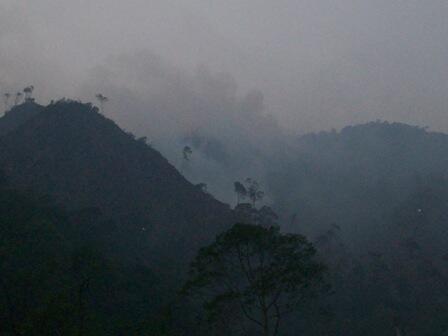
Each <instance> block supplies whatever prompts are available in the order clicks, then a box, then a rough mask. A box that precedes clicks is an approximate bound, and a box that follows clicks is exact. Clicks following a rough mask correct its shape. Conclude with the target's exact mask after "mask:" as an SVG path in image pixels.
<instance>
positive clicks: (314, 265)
mask: <svg viewBox="0 0 448 336" xmlns="http://www.w3.org/2000/svg"><path fill="white" fill-rule="evenodd" d="M315 254H316V251H315V249H314V247H313V245H312V244H311V243H310V242H308V240H307V239H306V238H305V237H304V236H301V235H296V234H282V233H280V231H279V228H278V227H277V226H271V227H269V228H266V227H262V226H258V225H249V224H236V225H234V226H233V227H232V228H231V229H230V230H228V231H227V232H224V233H222V234H220V235H218V236H217V237H216V240H215V242H213V243H212V244H211V245H209V246H207V247H204V248H202V249H201V250H200V251H199V253H198V254H197V256H196V258H195V259H194V261H193V263H192V264H191V268H190V273H189V280H188V281H187V283H186V284H185V286H184V288H183V291H182V292H183V293H184V294H186V295H192V296H193V297H196V295H197V297H198V298H200V299H201V301H203V303H204V309H205V312H206V316H207V318H208V319H209V321H210V322H216V321H218V320H219V319H221V318H228V317H229V316H230V315H229V314H235V316H236V317H237V316H240V317H241V320H239V322H240V325H239V328H241V329H242V330H243V332H245V333H246V332H247V330H248V329H247V327H249V326H252V327H254V328H258V329H259V330H260V331H261V333H262V335H264V336H274V335H278V333H279V329H280V322H281V320H282V318H284V316H285V315H287V314H290V313H292V312H294V311H296V309H298V307H299V306H301V305H302V304H303V303H304V302H305V301H306V299H308V298H311V297H313V296H314V295H315V294H316V293H317V292H318V291H319V289H322V288H323V275H324V269H325V268H324V266H323V265H322V264H321V263H319V262H316V261H315V260H314V256H315ZM223 315H225V316H223Z"/></svg>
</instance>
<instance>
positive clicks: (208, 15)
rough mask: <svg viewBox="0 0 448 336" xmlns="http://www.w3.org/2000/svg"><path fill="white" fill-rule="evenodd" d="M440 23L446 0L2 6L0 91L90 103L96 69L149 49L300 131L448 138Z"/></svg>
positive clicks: (82, 0) (49, 1) (31, 1)
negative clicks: (356, 126)
mask: <svg viewBox="0 0 448 336" xmlns="http://www.w3.org/2000/svg"><path fill="white" fill-rule="evenodd" d="M447 18H448V1H446V0H440V1H437V0H337V1H336V0H275V1H273V0H226V1H219V0H127V1H123V0H0V86H1V88H0V89H1V90H15V89H16V88H21V87H23V86H25V85H27V84H34V86H35V87H36V94H37V95H38V97H39V98H40V99H41V100H45V99H50V98H58V97H59V96H61V95H65V96H68V97H73V98H83V99H92V97H93V94H94V92H92V94H91V96H90V97H89V96H88V92H86V90H85V89H83V88H85V87H86V83H87V82H89V81H92V77H93V76H95V74H98V73H99V72H101V69H108V68H110V67H113V66H114V64H115V66H117V64H120V63H119V62H118V63H117V62H116V61H114V60H116V59H120V58H126V59H129V60H132V57H133V56H132V55H144V54H145V53H147V54H152V55H157V56H158V57H160V60H161V62H163V63H164V64H166V66H167V67H172V68H173V69H176V71H180V72H185V73H194V72H195V71H196V69H197V67H199V66H205V67H207V68H208V69H209V70H210V71H211V72H213V73H220V72H225V73H228V74H231V76H233V78H234V79H235V82H236V83H237V84H238V88H239V89H238V91H239V92H241V94H242V95H243V94H244V92H246V91H248V90H251V89H259V90H261V91H262V92H263V94H264V108H265V111H266V113H270V114H272V115H273V116H275V117H276V119H278V121H279V122H280V124H283V125H285V126H287V127H289V128H291V129H294V130H298V131H300V132H304V131H312V130H320V129H329V128H332V127H335V128H339V127H341V126H344V125H347V124H353V123H360V122H364V121H369V120H375V119H386V120H394V121H395V120H397V121H402V122H407V123H411V124H418V125H421V126H430V127H431V129H434V130H443V131H448V114H447V107H448V95H447V92H448V83H447V82H448V39H447V37H448V19H447ZM129 62H131V61H129ZM121 64H122V66H124V67H125V68H126V63H121ZM128 64H129V63H128ZM144 64H145V63H144V62H141V63H139V66H144ZM140 70H141V72H142V73H144V69H138V68H137V69H135V68H133V69H132V71H134V72H137V73H138V72H139V71H140ZM120 71H121V72H123V71H126V69H124V70H123V69H121V70H120ZM136 76H137V74H136ZM104 78H107V81H115V80H117V81H118V80H121V81H123V79H122V78H121V79H118V78H114V77H113V76H109V77H107V76H106V77H104ZM126 78H127V79H128V80H129V82H130V83H129V86H128V87H129V88H130V89H131V88H132V87H133V86H135V85H134V84H135V83H132V81H133V79H132V78H133V77H132V76H127V77H126ZM104 80H106V79H104ZM95 83H96V85H97V87H96V89H97V90H101V81H98V80H97V81H96V82H95ZM136 83H138V82H136ZM103 84H104V86H107V85H110V83H109V82H108V83H103ZM123 85H124V84H123Z"/></svg>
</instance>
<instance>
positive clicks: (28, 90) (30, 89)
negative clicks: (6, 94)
mask: <svg viewBox="0 0 448 336" xmlns="http://www.w3.org/2000/svg"><path fill="white" fill-rule="evenodd" d="M33 91H34V86H32V85H30V86H27V87H26V88H24V89H23V93H24V94H25V101H29V100H32V99H33V98H32V96H33Z"/></svg>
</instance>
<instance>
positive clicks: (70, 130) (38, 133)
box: [0, 101, 231, 254]
mask: <svg viewBox="0 0 448 336" xmlns="http://www.w3.org/2000/svg"><path fill="white" fill-rule="evenodd" d="M38 110H39V111H37V112H36V113H34V114H33V116H32V117H31V118H29V119H28V120H26V121H23V123H22V124H21V125H19V126H17V125H16V128H15V129H14V130H10V131H9V132H8V133H6V134H4V136H3V137H1V144H0V146H1V147H0V148H1V154H0V169H3V170H4V171H5V175H6V177H7V178H8V179H9V181H10V182H11V184H12V185H13V186H14V187H17V188H19V189H32V190H33V191H35V192H37V193H40V194H45V195H50V196H51V197H52V198H54V199H55V200H56V201H58V202H59V203H61V204H62V205H64V206H66V207H70V208H75V209H79V208H84V207H96V208H98V209H100V210H101V212H102V213H103V214H104V215H105V216H106V217H107V218H111V219H113V220H114V221H115V222H117V223H118V224H119V225H120V226H121V227H122V228H123V229H124V230H125V232H126V234H127V235H128V236H129V237H130V238H129V239H130V240H132V241H134V243H135V242H136V241H151V244H150V245H152V248H159V247H160V246H158V244H162V242H163V244H164V247H163V248H168V249H173V248H174V247H176V248H181V246H183V248H184V249H186V250H185V251H184V252H185V253H187V252H188V251H189V250H192V251H194V248H191V247H192V246H195V247H198V246H199V245H200V244H202V243H203V242H204V240H207V239H209V238H211V237H213V236H214V234H216V233H217V232H219V231H221V230H222V229H223V227H225V226H226V225H227V223H229V222H228V221H227V220H228V219H229V216H231V211H230V209H229V207H228V206H227V205H225V204H222V203H220V202H218V201H216V200H215V199H214V198H212V197H211V196H210V195H208V194H207V193H204V192H203V191H201V190H200V189H199V188H197V187H195V186H194V185H193V184H191V183H190V182H188V181H187V180H186V179H185V178H184V177H183V176H182V175H181V174H180V173H179V172H178V171H177V170H176V169H175V168H174V167H173V166H172V165H171V164H170V163H169V162H168V161H167V160H166V159H165V158H164V157H163V156H162V155H161V154H160V153H159V152H158V151H156V150H155V149H153V148H152V147H150V146H149V145H147V144H146V143H144V142H142V141H137V140H135V138H134V136H133V135H132V134H129V133H127V132H125V131H123V130H122V129H120V128H119V127H118V126H117V125H116V124H115V123H114V122H113V121H112V120H109V119H107V118H106V117H104V116H103V115H101V114H100V113H98V109H97V108H96V107H94V106H93V105H92V104H83V103H80V102H75V101H60V102H56V103H53V104H50V105H49V106H47V107H40V108H39V109H38ZM16 112H17V111H14V113H16ZM11 113H12V112H11ZM8 115H9V113H8ZM4 118H7V116H5V117H4ZM3 122H4V120H3V118H2V119H0V124H2V123H3ZM162 237H163V239H162ZM170 241H171V243H168V242H170ZM170 244H171V245H170ZM145 245H146V246H148V244H146V243H145ZM160 248H162V247H160ZM187 254H188V253H187Z"/></svg>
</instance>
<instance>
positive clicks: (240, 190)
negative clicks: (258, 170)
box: [233, 181, 247, 205]
mask: <svg viewBox="0 0 448 336" xmlns="http://www.w3.org/2000/svg"><path fill="white" fill-rule="evenodd" d="M233 187H234V190H235V193H236V204H237V205H238V204H240V201H241V200H243V199H245V198H246V197H247V190H246V188H245V187H244V185H243V184H242V183H241V182H238V181H236V182H234V183H233Z"/></svg>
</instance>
